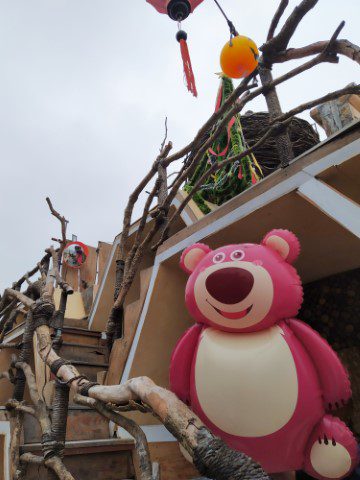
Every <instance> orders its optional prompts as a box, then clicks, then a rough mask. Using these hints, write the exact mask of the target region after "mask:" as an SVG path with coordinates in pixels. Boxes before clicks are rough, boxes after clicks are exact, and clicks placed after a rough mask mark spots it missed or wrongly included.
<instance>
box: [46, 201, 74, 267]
mask: <svg viewBox="0 0 360 480" xmlns="http://www.w3.org/2000/svg"><path fill="white" fill-rule="evenodd" d="M46 203H47V204H48V205H49V208H50V212H51V215H53V216H54V217H55V218H57V219H58V220H59V222H60V224H61V237H62V238H61V241H60V251H59V257H60V258H61V255H62V252H63V250H64V248H65V246H66V241H67V239H66V228H67V224H68V223H69V222H68V220H66V218H65V217H64V216H63V215H60V213H59V212H57V211H56V210H55V208H54V207H53V204H52V202H51V200H50V198H49V197H46Z"/></svg>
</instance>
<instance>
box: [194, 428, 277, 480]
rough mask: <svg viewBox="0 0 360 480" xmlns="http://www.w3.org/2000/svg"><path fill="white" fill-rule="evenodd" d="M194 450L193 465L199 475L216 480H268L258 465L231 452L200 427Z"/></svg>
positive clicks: (243, 456)
mask: <svg viewBox="0 0 360 480" xmlns="http://www.w3.org/2000/svg"><path fill="white" fill-rule="evenodd" d="M197 440H198V446H197V447H196V448H195V449H194V457H193V458H194V465H195V466H196V468H197V469H198V470H199V472H200V473H201V475H204V476H206V477H210V478H216V479H217V480H228V479H229V478H231V480H265V479H266V480H268V479H269V477H268V475H267V474H266V473H265V472H264V470H263V469H262V468H261V467H260V465H259V464H258V463H256V462H254V460H252V459H251V458H250V457H248V456H247V455H245V454H244V453H239V452H237V451H235V450H232V449H231V448H229V447H228V446H226V445H225V444H224V442H223V441H222V440H220V439H219V438H217V437H214V436H213V435H211V434H210V432H209V431H208V430H207V429H206V428H204V427H202V428H200V429H199V432H198V436H197ZM225 459H226V461H225Z"/></svg>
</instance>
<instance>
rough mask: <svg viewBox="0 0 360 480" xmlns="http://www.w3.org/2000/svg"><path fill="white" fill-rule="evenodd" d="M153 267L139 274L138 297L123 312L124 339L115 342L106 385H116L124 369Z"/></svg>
mask: <svg viewBox="0 0 360 480" xmlns="http://www.w3.org/2000/svg"><path fill="white" fill-rule="evenodd" d="M152 269H153V267H150V268H146V269H144V270H141V272H140V297H139V299H138V300H137V301H136V302H133V303H130V304H129V305H127V306H126V307H125V311H124V337H123V338H119V339H117V340H115V342H114V345H113V347H112V350H111V355H110V360H109V364H110V365H109V371H108V374H107V377H106V384H107V385H115V384H118V383H119V381H120V379H121V376H122V373H123V371H124V368H125V363H126V360H127V357H128V355H129V351H130V348H131V345H132V342H133V339H134V336H135V332H136V328H137V325H138V323H139V319H140V315H141V312H142V309H143V306H144V302H145V298H146V294H147V291H148V289H149V284H150V279H151V274H152Z"/></svg>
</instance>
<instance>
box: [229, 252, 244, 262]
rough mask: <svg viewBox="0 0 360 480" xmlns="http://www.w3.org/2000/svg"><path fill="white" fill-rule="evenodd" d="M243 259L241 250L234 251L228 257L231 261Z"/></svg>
mask: <svg viewBox="0 0 360 480" xmlns="http://www.w3.org/2000/svg"><path fill="white" fill-rule="evenodd" d="M244 257H245V253H244V252H243V251H242V250H235V251H234V252H232V254H231V255H230V258H231V260H242V259H243V258H244Z"/></svg>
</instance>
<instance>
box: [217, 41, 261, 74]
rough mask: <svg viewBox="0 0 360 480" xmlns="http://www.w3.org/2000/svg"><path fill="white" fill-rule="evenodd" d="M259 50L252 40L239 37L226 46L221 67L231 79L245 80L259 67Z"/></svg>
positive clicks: (222, 53) (223, 50) (221, 57)
mask: <svg viewBox="0 0 360 480" xmlns="http://www.w3.org/2000/svg"><path fill="white" fill-rule="evenodd" d="M258 58H259V50H258V48H257V46H256V44H255V42H253V41H252V40H251V38H248V37H244V36H243V35H237V36H236V37H234V38H232V39H231V40H230V42H227V43H226V44H225V45H224V48H223V49H222V50H221V54H220V65H221V68H222V70H223V72H224V73H225V75H227V76H228V77H230V78H244V77H247V76H249V75H250V73H252V72H253V71H254V70H255V68H256V67H257V65H258Z"/></svg>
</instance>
